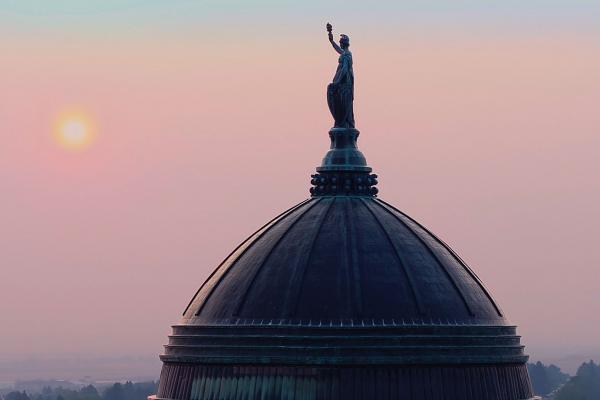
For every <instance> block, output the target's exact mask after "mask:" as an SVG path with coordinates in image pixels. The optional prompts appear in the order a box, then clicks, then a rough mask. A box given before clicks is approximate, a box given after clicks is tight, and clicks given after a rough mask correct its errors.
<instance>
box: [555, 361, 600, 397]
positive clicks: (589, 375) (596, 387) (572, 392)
mask: <svg viewBox="0 0 600 400" xmlns="http://www.w3.org/2000/svg"><path fill="white" fill-rule="evenodd" d="M597 399H600V366H599V365H598V364H595V363H594V361H590V362H589V363H583V364H581V366H580V367H579V368H578V369H577V374H576V375H575V376H574V377H573V378H571V379H570V380H569V382H567V383H566V384H565V385H564V386H563V387H562V388H561V389H560V390H559V391H558V393H557V394H556V400H597Z"/></svg>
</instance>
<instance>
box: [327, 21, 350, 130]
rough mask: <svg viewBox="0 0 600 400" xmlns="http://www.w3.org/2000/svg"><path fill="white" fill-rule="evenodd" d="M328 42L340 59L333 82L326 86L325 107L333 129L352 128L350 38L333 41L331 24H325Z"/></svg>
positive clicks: (345, 37)
mask: <svg viewBox="0 0 600 400" xmlns="http://www.w3.org/2000/svg"><path fill="white" fill-rule="evenodd" d="M327 32H328V33H329V42H330V43H331V45H332V46H333V48H334V49H335V51H337V52H338V54H339V55H340V58H339V60H338V67H337V70H336V71H335V76H334V77H333V82H331V83H330V84H329V85H327V105H328V106H329V111H331V115H332V116H333V119H334V120H335V125H334V127H335V128H354V111H353V106H352V103H353V102H354V72H353V71H352V53H351V52H350V50H349V47H350V38H349V37H348V36H347V35H344V34H342V35H340V44H339V45H338V44H337V43H335V42H334V41H333V33H332V26H331V24H329V23H328V24H327Z"/></svg>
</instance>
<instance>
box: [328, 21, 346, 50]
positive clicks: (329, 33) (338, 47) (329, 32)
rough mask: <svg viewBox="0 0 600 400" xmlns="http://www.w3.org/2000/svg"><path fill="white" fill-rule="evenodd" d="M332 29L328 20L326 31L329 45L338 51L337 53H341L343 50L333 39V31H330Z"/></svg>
mask: <svg viewBox="0 0 600 400" xmlns="http://www.w3.org/2000/svg"><path fill="white" fill-rule="evenodd" d="M332 30H333V27H332V26H331V24H330V23H329V22H328V23H327V33H328V36H329V43H331V45H332V46H333V48H334V49H335V51H337V52H338V54H342V53H343V52H344V50H342V48H341V47H340V46H338V44H337V43H336V42H334V41H333V33H332V32H331V31H332Z"/></svg>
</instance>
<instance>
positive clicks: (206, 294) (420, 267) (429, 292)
mask: <svg viewBox="0 0 600 400" xmlns="http://www.w3.org/2000/svg"><path fill="white" fill-rule="evenodd" d="M182 323H183V324H192V325H193V324H236V323H237V324H242V325H249V324H251V325H252V324H257V325H261V324H269V325H270V324H300V325H319V324H330V323H335V324H336V325H339V324H342V325H354V324H357V325H365V324H366V325H371V324H377V325H381V324H385V325H395V324H400V325H402V324H415V323H416V324H423V323H436V324H451V325H456V324H485V325H505V324H506V321H505V319H504V318H503V316H502V313H501V311H500V309H499V308H498V306H497V305H496V304H495V302H494V301H493V299H492V298H491V296H490V295H489V293H488V292H487V291H486V289H485V288H484V287H483V285H482V283H481V282H480V280H479V279H478V278H477V276H476V275H475V274H474V273H473V272H472V271H471V270H470V269H469V267H468V266H467V265H465V263H464V262H463V261H462V260H461V259H460V258H459V257H458V256H457V255H456V254H455V253H454V252H453V251H452V250H451V249H450V248H449V247H448V246H447V245H446V244H445V243H444V242H442V241H441V240H440V239H438V238H437V237H436V236H434V235H433V234H432V233H431V232H429V231H428V230H427V229H426V228H424V227H423V226H421V225H420V224H419V223H417V222H415V221H414V220H413V219H412V218H410V217H408V216H407V215H406V214H403V213H402V212H400V211H398V210H397V209H395V208H393V207H392V206H390V205H388V204H387V203H385V202H383V201H381V200H379V199H376V198H373V197H360V196H331V197H315V198H312V199H310V200H307V201H304V202H302V203H300V204H298V205H297V206H295V207H293V208H291V209H289V210H288V211H286V212H284V213H283V214H281V215H280V216H278V217H277V218H275V219H274V220H273V221H271V222H269V223H268V224H267V225H265V226H264V227H263V228H261V229H260V230H259V231H258V232H256V233H255V234H254V235H252V236H251V237H250V238H249V239H247V240H246V241H245V242H244V243H243V244H242V245H240V246H239V247H238V248H237V249H236V250H235V251H234V252H233V253H232V254H231V255H230V256H229V257H228V258H227V259H226V260H225V261H224V262H223V263H222V264H221V265H220V266H219V267H218V268H217V269H216V270H215V271H214V272H213V274H212V275H211V276H210V277H209V278H208V280H207V281H206V282H205V283H204V285H203V286H202V288H201V289H200V290H199V291H198V293H197V294H196V296H195V297H194V298H193V300H192V301H191V303H190V305H189V307H188V308H187V310H186V311H185V314H184V318H183V321H182Z"/></svg>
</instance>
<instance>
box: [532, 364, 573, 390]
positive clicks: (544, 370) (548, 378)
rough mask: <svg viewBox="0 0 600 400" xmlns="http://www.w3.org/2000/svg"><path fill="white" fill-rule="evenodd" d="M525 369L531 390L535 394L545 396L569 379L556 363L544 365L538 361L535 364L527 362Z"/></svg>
mask: <svg viewBox="0 0 600 400" xmlns="http://www.w3.org/2000/svg"><path fill="white" fill-rule="evenodd" d="M527 369H528V370H529V377H530V378H531V384H532V386H533V391H534V392H535V394H537V395H541V396H545V395H547V394H549V393H550V392H552V391H554V390H556V389H557V388H558V387H559V386H560V385H562V384H563V383H565V382H566V381H567V380H569V375H567V374H565V373H563V372H562V371H561V370H560V368H558V367H557V366H556V365H549V366H546V365H544V364H542V363H541V362H539V361H538V362H537V363H535V364H527Z"/></svg>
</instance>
